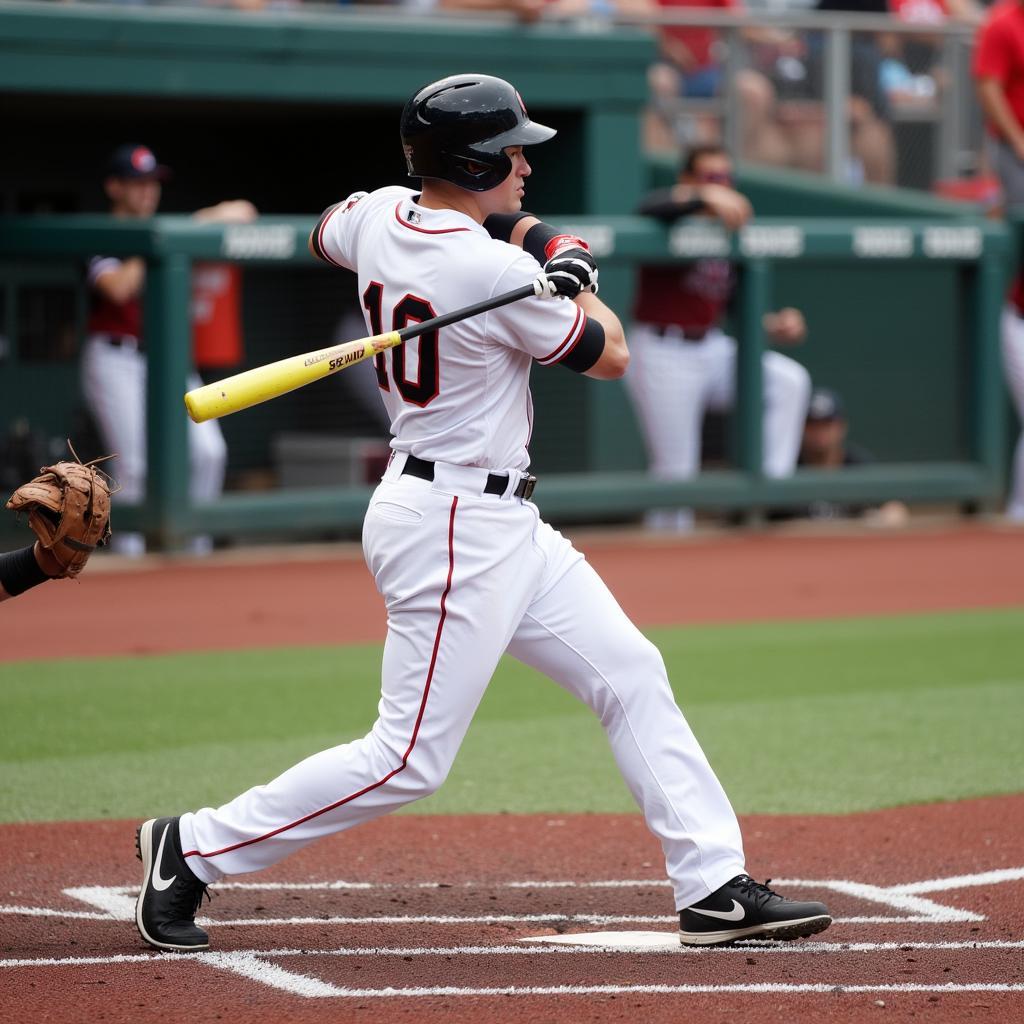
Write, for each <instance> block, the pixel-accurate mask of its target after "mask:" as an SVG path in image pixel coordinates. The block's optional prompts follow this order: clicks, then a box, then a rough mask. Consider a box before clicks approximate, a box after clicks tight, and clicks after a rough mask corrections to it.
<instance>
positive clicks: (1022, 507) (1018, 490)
mask: <svg viewBox="0 0 1024 1024" xmlns="http://www.w3.org/2000/svg"><path fill="white" fill-rule="evenodd" d="M1001 328H1002V329H1001V332H1000V335H1001V343H1002V350H1003V368H1004V370H1005V372H1006V384H1007V387H1008V388H1009V389H1010V396H1011V397H1012V399H1013V404H1014V406H1015V407H1016V409H1017V415H1018V416H1019V417H1020V419H1021V423H1022V425H1024V272H1021V271H1019V272H1018V274H1017V277H1016V279H1015V281H1014V284H1013V288H1012V289H1011V290H1010V296H1009V301H1008V302H1007V303H1006V305H1005V306H1004V307H1003V314H1002V324H1001ZM1006 518H1007V519H1008V520H1010V522H1013V523H1024V429H1022V431H1021V434H1020V437H1019V438H1018V439H1017V447H1016V451H1015V453H1014V458H1013V470H1012V474H1011V480H1010V495H1009V498H1008V500H1007V503H1006Z"/></svg>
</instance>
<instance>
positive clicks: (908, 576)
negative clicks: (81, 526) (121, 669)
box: [0, 526, 1024, 661]
mask: <svg viewBox="0 0 1024 1024" xmlns="http://www.w3.org/2000/svg"><path fill="white" fill-rule="evenodd" d="M578 546H579V547H580V549H581V550H582V551H583V552H584V553H585V554H586V555H587V558H588V559H589V560H590V561H591V562H592V563H593V565H594V566H595V567H596V568H597V570H598V572H600V573H601V575H602V576H603V577H604V578H605V580H606V581H607V583H608V585H609V586H610V587H611V589H612V592H613V593H614V594H615V595H616V597H617V598H618V599H619V602H620V603H621V604H622V606H623V607H624V608H625V610H626V611H627V612H628V613H629V615H630V616H631V617H632V618H633V619H634V621H636V622H637V623H638V624H640V625H641V626H653V625H673V624H678V623H695V622H716V621H730V622H731V621H753V620H758V619H787V618H823V617H829V616H841V615H869V614H889V613H896V612H906V611H938V610H945V609H959V608H982V607H997V606H1004V605H1014V604H1022V605H1024V572H1022V566H1024V530H1007V529H998V528H993V527H985V526H964V527H960V528H956V529H948V528H947V529H929V530H917V531H900V532H897V533H876V532H864V531H860V532H856V533H853V534H849V535H841V536H837V535H815V536H800V537H796V536H788V535H781V536H780V535H775V534H768V535H763V534H737V535H727V536H715V537H712V538H709V539H703V538H700V539H694V540H690V539H683V540H672V539H669V540H657V539H650V538H644V537H643V535H623V534H619V535H615V534H610V535H605V536H595V535H585V536H582V537H581V538H580V540H579V541H578ZM254 557H255V558H256V560H255V561H250V562H239V561H238V559H237V558H235V557H222V558H214V559H209V560H206V561H202V562H166V563H160V562H156V563H154V562H149V561H147V562H145V563H143V565H142V567H136V566H131V565H128V566H124V563H122V566H123V568H121V569H120V571H119V568H118V565H117V562H116V560H113V559H108V561H107V562H106V563H98V564H97V567H96V568H97V570H98V571H95V572H87V573H86V574H85V575H84V576H83V577H82V579H81V581H80V582H78V583H73V582H68V581H62V582H60V583H51V584H47V585H46V586H45V587H39V588H37V589H36V590H34V591H30V592H29V593H28V594H26V595H25V596H24V597H22V598H19V599H18V600H17V601H10V602H7V603H6V604H5V605H4V607H3V619H2V622H3V627H4V642H3V645H2V646H0V661H15V660H19V659H23V658H38V657H59V656H71V655H102V654H147V653H159V652H164V651H174V650H185V649H187V650H211V649H231V648H235V649H237V648H246V647H254V646H263V647H272V646H280V645H288V644H337V643H358V642H377V641H381V640H383V637H384V625H385V619H384V606H383V602H382V601H381V599H380V597H379V596H378V594H377V592H376V590H375V589H374V586H373V580H372V578H371V577H370V574H369V572H368V571H367V569H366V567H365V565H364V564H363V561H362V557H361V555H360V553H359V551H358V549H357V548H355V549H353V548H352V547H351V546H349V548H348V549H347V550H345V551H341V552H339V551H337V550H330V549H325V550H324V551H323V553H322V554H321V555H318V556H316V557H315V558H310V557H309V556H308V555H307V556H306V557H303V558H301V559H299V560H295V559H293V560H278V561H269V560H267V558H266V556H263V557H261V556H258V555H257V556H254ZM54 622H62V623H65V624H66V628H64V629H62V630H60V631H59V632H58V631H55V630H54V628H53V623H54Z"/></svg>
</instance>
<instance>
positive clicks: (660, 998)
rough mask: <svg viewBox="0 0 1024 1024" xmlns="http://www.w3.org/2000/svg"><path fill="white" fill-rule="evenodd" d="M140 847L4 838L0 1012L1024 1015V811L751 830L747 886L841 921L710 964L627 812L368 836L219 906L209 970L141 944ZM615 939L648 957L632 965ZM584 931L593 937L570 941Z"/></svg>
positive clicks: (791, 821) (95, 1016)
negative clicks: (688, 940) (774, 887)
mask: <svg viewBox="0 0 1024 1024" xmlns="http://www.w3.org/2000/svg"><path fill="white" fill-rule="evenodd" d="M133 829H134V823H132V822H98V823H78V824H65V825H22V826H7V827H5V828H3V829H0V857H2V862H3V863H4V865H5V866H6V871H5V879H4V889H5V894H4V896H3V897H0V898H2V899H3V900H4V905H3V906H2V907H0V928H2V940H0V997H2V999H3V1003H2V1005H4V1007H5V1009H7V1011H8V1012H12V1011H13V1010H14V1008H15V1007H16V1008H17V1010H16V1013H15V1015H13V1016H11V1017H9V1018H8V1019H11V1020H44V1021H46V1020H54V1021H57V1020H59V1021H97V1020H105V1021H111V1022H115V1024H118V1022H121V1021H128V1020H138V1019H143V1018H144V1017H147V1016H151V1015H152V1014H153V1012H154V1011H156V1012H157V1013H161V1014H163V1013H167V1012H168V1011H170V1012H172V1013H174V1014H175V1015H176V1016H181V1017H183V1018H185V1019H187V1020H189V1021H192V1022H195V1024H203V1022H207V1021H216V1020H239V1019H242V1018H243V1017H244V1019H246V1020H247V1021H250V1022H253V1024H263V1022H266V1024H270V1022H278V1021H282V1020H289V1021H293V1022H302V1021H314V1020H316V1021H319V1020H327V1019H329V1020H332V1021H348V1020H358V1021H365V1022H368V1024H375V1022H377V1021H385V1020H388V1021H392V1020H394V1019H396V1018H397V1019H399V1020H416V1021H425V1022H434V1021H437V1022H441V1021H442V1020H443V1021H455V1022H465V1024H470V1022H473V1024H478V1022H484V1021H519V1020H529V1021H552V1022H554V1021H618V1020H623V1019H633V1020H643V1021H657V1022H661V1021H664V1022H669V1021H678V1020H685V1019H688V1018H692V1019H700V1020H709V1021H751V1022H761V1021H779V1020H783V1019H798V1020H800V1021H811V1022H819V1021H820V1022H825V1021H829V1022H832V1024H836V1022H847V1021H849V1022H855V1021H856V1022H860V1021H864V1020H868V1019H878V1020H888V1021H894V1020H907V1021H909V1020H912V1019H914V1020H917V1019H923V1020H926V1021H935V1022H947V1021H963V1020H989V1021H1004V1022H1008V1021H1011V1020H1020V1019H1021V1017H1022V1013H1024V957H1022V951H1024V941H1022V938H1024V856H1022V853H1021V849H1020V836H1021V835H1022V834H1024V797H1019V796H1018V797H1001V798H995V799H990V800H978V801H971V802H965V803H960V804H954V805H932V806H925V807H908V808H901V809H896V810H886V811H881V812H875V813H871V814H859V815H851V816H847V817H816V818H791V817H749V818H746V819H745V820H744V831H745V834H746V836H747V852H748V858H749V865H750V868H751V871H753V872H755V873H757V874H761V875H775V876H776V878H777V879H778V880H779V885H780V888H781V887H782V886H783V885H785V888H786V890H787V891H791V892H793V893H794V894H800V895H804V896H808V897H809V896H811V895H814V896H820V897H821V898H823V899H825V900H826V901H827V902H828V903H829V906H830V909H831V910H832V913H833V915H834V916H835V917H836V921H835V923H834V924H833V926H832V928H831V929H829V930H828V931H827V932H825V933H823V935H821V936H819V937H818V938H819V939H820V941H804V942H797V943H790V944H781V943H780V944H772V943H759V944H747V945H745V946H736V947H733V948H731V949H723V950H703V951H699V952H693V951H689V950H683V949H681V948H680V947H679V946H678V943H677V942H676V941H675V936H674V934H673V929H674V925H675V924H676V922H675V918H674V915H673V913H672V909H673V908H672V903H671V893H670V890H669V888H668V886H667V885H666V884H665V882H664V878H663V875H662V872H661V870H660V866H661V865H660V850H659V849H658V847H657V844H656V843H655V842H654V840H653V839H652V838H651V836H650V835H649V834H648V833H647V832H646V830H645V829H644V827H643V825H642V823H641V822H640V820H639V819H638V818H637V817H635V816H633V817H620V816H602V815H592V816H591V815H588V816H577V817H566V818H550V817H545V816H531V817H519V816H474V817H469V818H448V817H446V818H439V817H421V816H404V817H402V816H400V817H392V818H389V819H386V820H383V821H379V822H375V823H372V824H370V825H366V826H364V827H362V828H360V829H358V830H355V831H353V832H350V833H345V834H342V835H340V836H336V837H334V838H332V839H329V840H325V841H323V842H321V843H319V844H316V845H314V846H312V847H309V848H307V849H306V850H305V851H303V852H301V853H299V854H297V855H296V856H295V857H293V858H291V859H290V860H289V861H288V862H287V863H286V864H284V865H282V866H280V867H278V868H276V869H274V870H272V871H268V872H264V873H262V874H260V875H259V876H258V880H255V879H253V880H250V879H249V878H243V879H240V880H239V881H238V882H237V883H236V884H235V886H227V887H221V888H220V891H219V893H218V895H217V896H216V897H215V898H214V900H213V901H212V903H210V904H208V906H207V913H208V914H209V918H210V930H211V936H212V942H213V951H212V952H210V953H207V954H197V955H191V956H176V955H172V954H164V955H161V954H156V953H152V952H147V951H146V948H145V947H144V946H142V945H141V942H140V940H139V939H138V936H137V935H136V932H135V928H134V923H133V920H132V907H133V900H134V891H135V889H134V886H135V885H137V882H138V877H139V868H138V863H137V862H136V861H135V860H134V857H133V852H134V851H133ZM783 875H785V878H786V879H788V881H785V882H783V880H782V876H783ZM247 886H248V887H247ZM623 932H627V933H633V934H635V935H637V939H636V941H642V942H644V943H646V946H645V947H643V946H642V947H639V948H625V949H624V948H616V944H617V943H621V941H622V939H621V936H622V933H623ZM578 934H588V935H589V936H590V939H589V940H588V941H589V943H590V944H589V945H587V946H583V947H580V946H574V945H568V944H561V940H564V939H566V938H567V937H568V936H572V935H578ZM527 939H540V940H541V941H540V942H527V941H524V940H527ZM876 1015H877V1017H876Z"/></svg>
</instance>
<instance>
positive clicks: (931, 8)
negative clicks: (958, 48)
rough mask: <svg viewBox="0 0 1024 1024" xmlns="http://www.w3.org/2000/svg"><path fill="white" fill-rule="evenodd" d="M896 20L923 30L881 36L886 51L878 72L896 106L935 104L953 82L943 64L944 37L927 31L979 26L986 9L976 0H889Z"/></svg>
mask: <svg viewBox="0 0 1024 1024" xmlns="http://www.w3.org/2000/svg"><path fill="white" fill-rule="evenodd" d="M888 2H889V11H890V13H891V14H892V15H893V17H894V18H896V19H897V20H899V21H901V22H904V23H907V24H913V25H919V26H920V27H921V29H922V31H921V33H920V34H918V33H916V32H915V33H913V34H908V33H905V32H889V33H885V34H883V35H882V36H881V38H880V45H881V48H882V52H883V54H884V59H883V60H882V63H881V66H880V68H879V74H880V76H881V82H882V88H883V89H885V92H886V96H887V97H888V99H889V102H890V103H891V104H892V105H893V106H894V107H921V106H927V107H934V106H935V104H936V100H937V97H938V94H939V93H940V92H941V91H942V90H943V89H944V88H946V87H947V86H948V85H949V84H950V83H948V82H946V80H945V72H944V69H943V68H942V66H941V59H940V57H941V47H942V36H941V35H940V34H938V33H936V32H929V31H927V30H928V29H929V28H934V27H935V26H937V25H944V24H946V23H947V22H960V23H962V24H964V25H970V26H977V25H979V24H980V23H981V21H982V18H983V17H984V8H982V7H981V6H979V5H978V4H976V3H975V2H974V0H888Z"/></svg>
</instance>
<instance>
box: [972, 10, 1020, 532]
mask: <svg viewBox="0 0 1024 1024" xmlns="http://www.w3.org/2000/svg"><path fill="white" fill-rule="evenodd" d="M972 73H973V75H974V78H975V85H976V88H977V93H978V100H979V102H980V104H981V109H982V111H983V112H984V114H985V126H986V128H987V138H986V153H987V155H988V158H989V161H990V163H991V165H992V167H993V168H994V169H995V172H996V174H997V175H998V177H999V184H1000V186H1001V188H1002V193H1003V203H1004V205H1005V206H1006V208H1007V209H1008V210H1010V211H1019V210H1020V209H1022V208H1024V87H1022V82H1024V5H1021V4H1020V3H1016V2H1010V3H1001V4H994V5H993V6H992V8H991V9H990V11H989V12H988V14H987V15H986V18H985V23H984V25H982V27H981V29H980V30H979V32H978V37H977V40H976V45H975V48H974V58H973V68H972ZM1000 326H1001V332H1000V333H1001V341H1002V353H1003V370H1004V372H1005V375H1006V384H1007V387H1009V389H1010V395H1011V397H1012V398H1013V404H1014V406H1015V407H1016V409H1017V412H1018V413H1019V415H1020V417H1021V420H1022V421H1024V270H1021V268H1020V267H1018V269H1017V274H1016V276H1015V279H1014V282H1013V285H1012V287H1011V289H1010V293H1009V295H1008V296H1007V301H1006V304H1005V305H1004V307H1003V313H1002V321H1001V325H1000ZM1006 517H1007V519H1009V520H1010V521H1011V522H1015V523H1024V432H1022V433H1021V435H1020V438H1019V440H1018V441H1017V449H1016V453H1015V455H1014V460H1013V470H1012V480H1011V483H1010V494H1009V498H1008V500H1007V504H1006Z"/></svg>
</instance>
